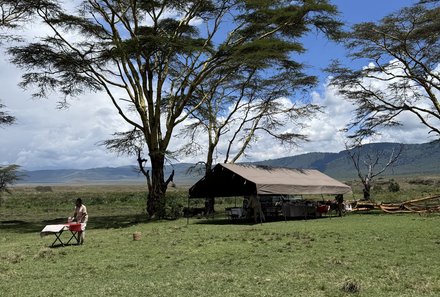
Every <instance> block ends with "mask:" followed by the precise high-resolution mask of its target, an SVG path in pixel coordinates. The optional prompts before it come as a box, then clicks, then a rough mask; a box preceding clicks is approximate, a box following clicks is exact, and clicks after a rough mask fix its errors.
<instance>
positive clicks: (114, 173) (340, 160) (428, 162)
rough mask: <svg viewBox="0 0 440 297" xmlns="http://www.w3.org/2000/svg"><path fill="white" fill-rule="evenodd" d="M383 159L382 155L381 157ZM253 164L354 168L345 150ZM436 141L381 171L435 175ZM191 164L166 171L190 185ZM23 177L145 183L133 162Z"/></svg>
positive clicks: (336, 173)
mask: <svg viewBox="0 0 440 297" xmlns="http://www.w3.org/2000/svg"><path fill="white" fill-rule="evenodd" d="M399 146H400V144H398V143H375V144H369V145H365V146H364V147H363V151H362V152H361V154H363V155H365V154H366V153H367V152H369V153H370V154H375V153H376V152H383V153H384V155H385V156H387V155H389V154H390V153H391V151H392V150H393V148H394V149H398V148H399ZM382 160H383V161H385V158H383V159H382ZM254 164H260V165H266V166H272V167H288V168H312V169H317V170H319V171H321V172H323V173H325V174H327V175H329V176H331V177H334V178H337V179H353V178H356V171H355V169H354V167H353V163H352V161H351V159H350V158H349V155H348V153H347V151H345V150H344V151H341V152H339V153H325V152H322V153H308V154H302V155H297V156H292V157H285V158H279V159H272V160H266V161H261V162H255V163H254ZM439 165H440V141H436V142H431V143H424V144H405V145H403V151H402V154H401V156H400V158H399V160H398V162H397V164H396V165H395V166H393V167H392V168H390V169H388V170H387V171H386V172H385V175H387V176H392V175H394V176H399V175H437V174H440V166H439ZM193 166H194V165H193V164H189V163H179V164H175V165H172V166H167V167H166V175H168V174H169V173H170V172H171V170H173V169H174V170H175V179H174V181H175V183H176V184H177V185H181V186H182V185H192V184H193V183H195V182H196V181H197V180H198V179H200V178H201V177H202V173H201V172H197V171H193V173H191V174H189V173H188V170H189V169H190V168H191V167H193ZM23 173H24V174H25V177H24V178H23V179H22V180H21V181H20V183H22V184H23V183H26V184H29V183H31V184H75V183H76V184H88V183H103V184H105V183H109V182H110V183H145V178H144V176H143V175H142V174H139V173H138V172H137V168H136V167H135V166H124V167H104V168H92V169H85V170H76V169H60V170H37V171H25V172H23Z"/></svg>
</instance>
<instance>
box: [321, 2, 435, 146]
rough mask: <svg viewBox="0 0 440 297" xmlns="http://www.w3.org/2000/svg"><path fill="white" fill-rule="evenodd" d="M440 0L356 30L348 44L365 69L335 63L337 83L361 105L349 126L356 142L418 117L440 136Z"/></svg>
mask: <svg viewBox="0 0 440 297" xmlns="http://www.w3.org/2000/svg"><path fill="white" fill-rule="evenodd" d="M439 3H440V1H439V0H429V1H420V2H419V3H417V4H415V5H414V6H412V7H407V8H403V9H402V10H400V11H398V12H396V13H393V14H391V15H389V16H387V17H385V18H383V19H382V20H381V21H379V22H377V23H370V22H368V23H360V24H357V25H354V26H353V27H352V29H351V30H350V31H349V32H347V34H346V35H345V38H344V41H345V45H346V47H347V48H348V50H349V56H350V57H351V58H352V59H354V60H361V59H365V60H366V61H367V62H368V63H369V64H368V66H367V67H364V68H362V69H349V68H347V67H343V66H341V65H340V63H339V62H335V63H334V64H333V65H332V66H331V67H330V68H329V70H330V72H331V73H332V75H334V77H333V78H332V79H331V84H333V85H334V86H336V87H337V89H338V90H339V92H340V94H342V95H343V96H344V97H345V98H346V99H348V100H350V101H352V102H353V103H354V104H355V106H357V109H356V113H355V117H354V119H353V121H352V122H351V123H350V124H349V125H348V129H353V130H351V131H352V132H354V133H353V135H352V136H354V137H368V136H370V135H372V134H374V133H376V132H377V128H379V127H383V126H394V125H399V124H400V122H399V120H398V116H399V115H400V114H402V113H412V114H413V115H415V116H416V117H417V118H418V119H419V120H420V122H421V123H422V124H423V125H425V126H426V127H428V128H429V129H430V131H431V132H432V133H434V134H436V135H437V136H440V102H439V99H440V97H439V96H440V93H439V92H440V75H439V70H440V68H439V67H440V66H439V61H440V18H439V17H438V15H439V14H440V7H439Z"/></svg>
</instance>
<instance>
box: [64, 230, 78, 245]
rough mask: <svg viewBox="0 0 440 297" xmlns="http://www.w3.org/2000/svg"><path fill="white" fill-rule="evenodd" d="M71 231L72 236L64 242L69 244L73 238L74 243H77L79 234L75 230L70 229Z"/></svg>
mask: <svg viewBox="0 0 440 297" xmlns="http://www.w3.org/2000/svg"><path fill="white" fill-rule="evenodd" d="M70 233H72V237H70V239H69V241H68V242H67V243H66V244H69V243H70V241H71V240H72V239H74V238H75V240H76V244H79V234H78V232H76V231H70Z"/></svg>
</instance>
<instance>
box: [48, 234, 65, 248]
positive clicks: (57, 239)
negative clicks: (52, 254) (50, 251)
mask: <svg viewBox="0 0 440 297" xmlns="http://www.w3.org/2000/svg"><path fill="white" fill-rule="evenodd" d="M54 234H55V237H56V238H55V240H54V242H52V245H51V247H54V246H55V243H56V242H57V241H59V242H60V244H61V246H64V243H63V241H62V240H61V238H60V236H61V234H63V231H61V232H57V233H54Z"/></svg>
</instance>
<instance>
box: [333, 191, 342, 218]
mask: <svg viewBox="0 0 440 297" xmlns="http://www.w3.org/2000/svg"><path fill="white" fill-rule="evenodd" d="M335 199H336V202H337V203H338V216H340V217H342V210H343V203H344V196H343V195H342V194H338V195H336V197H335Z"/></svg>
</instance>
